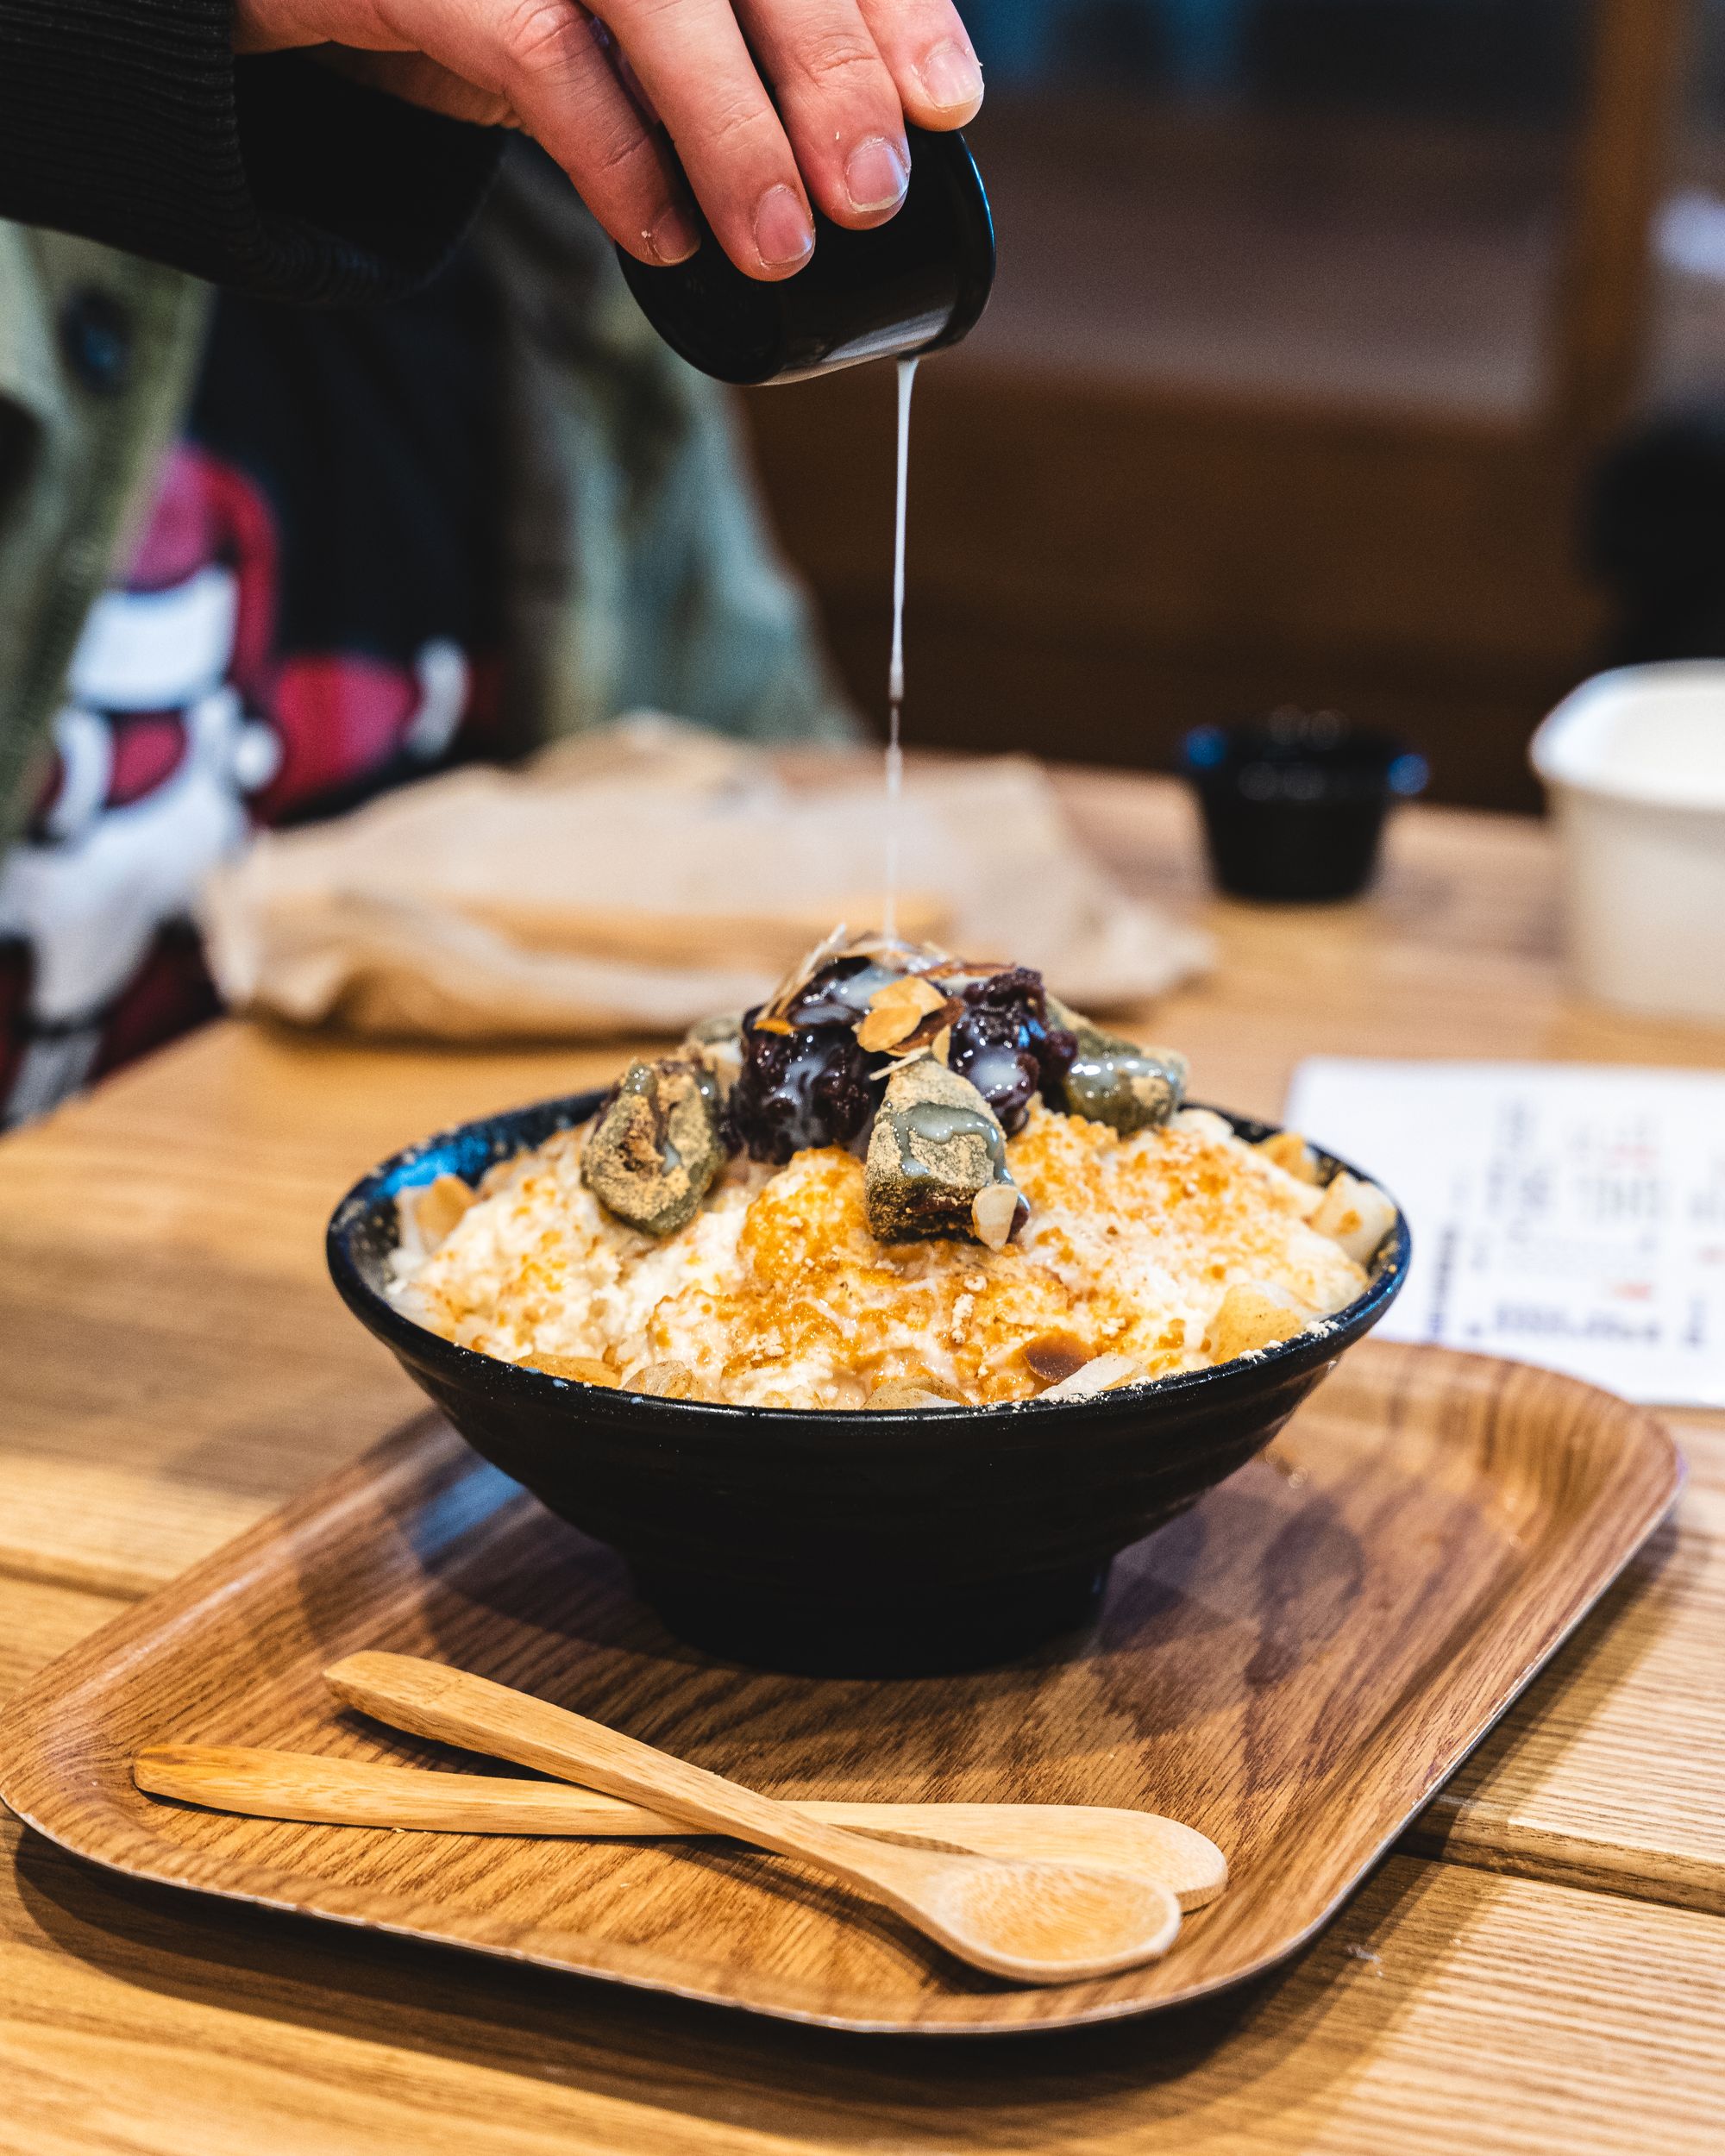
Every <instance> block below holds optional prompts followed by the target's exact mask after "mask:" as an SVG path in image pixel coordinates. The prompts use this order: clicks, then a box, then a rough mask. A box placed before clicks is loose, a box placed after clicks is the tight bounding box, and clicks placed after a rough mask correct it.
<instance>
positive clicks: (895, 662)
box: [881, 360, 917, 937]
mask: <svg viewBox="0 0 1725 2156" xmlns="http://www.w3.org/2000/svg"><path fill="white" fill-rule="evenodd" d="M916 371H917V363H916V361H915V360H900V361H899V464H898V511H897V516H896V518H895V520H894V526H893V655H892V659H891V661H890V662H889V663H888V667H887V705H888V718H887V895H886V899H885V901H884V902H883V904H882V906H881V934H882V935H883V936H886V937H895V936H896V935H897V934H898V932H899V802H900V797H901V796H902V794H903V793H904V782H905V760H904V755H903V752H902V751H901V750H900V747H899V716H900V711H901V709H902V707H903V705H904V700H905V505H906V499H907V497H908V493H909V478H910V454H911V391H912V388H913V386H914V385H915V382H916Z"/></svg>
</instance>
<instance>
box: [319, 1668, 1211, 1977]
mask: <svg viewBox="0 0 1725 2156" xmlns="http://www.w3.org/2000/svg"><path fill="white" fill-rule="evenodd" d="M323 1674H324V1677H325V1680H326V1682H327V1683H329V1685H330V1687H331V1689H333V1690H334V1691H335V1692H336V1695H337V1696H338V1697H339V1698H341V1699H342V1700H344V1701H345V1702H347V1703H348V1706H350V1707H356V1708H359V1709H360V1710H361V1712H362V1713H364V1714H373V1715H375V1716H377V1717H378V1719H379V1720H383V1721H386V1722H388V1723H390V1724H391V1725H392V1727H396V1728H398V1729H407V1730H411V1731H412V1732H413V1733H415V1734H416V1735H418V1736H422V1737H431V1738H436V1739H440V1740H441V1741H442V1742H444V1743H449V1744H457V1745H465V1746H466V1747H467V1749H468V1750H469V1751H474V1752H491V1753H493V1754H495V1755H496V1756H497V1757H498V1758H504V1759H512V1760H514V1761H515V1762H516V1763H517V1764H518V1765H522V1766H530V1767H536V1768H539V1769H541V1770H543V1771H546V1772H549V1773H552V1774H557V1775H561V1776H563V1777H567V1778H569V1779H573V1780H575V1781H578V1782H580V1783H585V1784H586V1785H588V1786H590V1787H592V1788H594V1789H601V1790H603V1791H604V1792H605V1794H606V1795H607V1796H619V1797H624V1798H626V1799H627V1800H628V1802H630V1803H632V1804H642V1805H645V1806H646V1807H648V1808H649V1809H651V1810H655V1811H662V1812H668V1813H669V1814H670V1815H671V1816H672V1817H673V1818H674V1819H679V1820H684V1821H688V1822H689V1823H690V1824H692V1825H694V1826H699V1827H707V1828H708V1829H710V1830H711V1831H712V1832H714V1833H723V1834H734V1835H736V1836H737V1837H738V1838H739V1839H742V1840H744V1841H749V1842H753V1843H755V1844H756V1845H757V1846H759V1847H761V1848H763V1849H771V1850H774V1851H775V1852H778V1853H779V1854H780V1855H781V1856H786V1857H796V1858H801V1859H802V1860H803V1861H804V1862H805V1863H806V1864H812V1865H815V1866H817V1867H818V1868H819V1870H821V1871H826V1872H829V1873H831V1875H832V1876H833V1877H836V1878H839V1879H842V1880H843V1881H844V1883H845V1884H846V1885H848V1886H853V1887H856V1888H859V1889H860V1890H862V1892H863V1893H865V1894H868V1895H871V1896H874V1897H875V1899H876V1900H878V1901H881V1902H885V1903H886V1904H887V1905H888V1908H893V1909H895V1910H896V1911H897V1912H898V1914H899V1915H900V1916H902V1917H903V1918H905V1920H906V1921H907V1922H908V1923H911V1924H913V1925H914V1926H915V1927H917V1928H918V1930H919V1931H922V1932H925V1933H926V1934H927V1935H928V1936H929V1937H930V1938H931V1939H933V1940H937V1941H938V1943H939V1944H940V1945H941V1946H944V1947H945V1948H946V1949H947V1951H948V1952H950V1953H954V1954H957V1956H958V1957H959V1959H961V1960H963V1961H968V1962H969V1963H971V1964H972V1965H974V1966H975V1967H976V1968H979V1969H986V1970H988V1971H990V1972H991V1973H992V1974H993V1975H995V1976H1000V1977H1008V1978H1010V1979H1011V1980H1012V1981H1013V1982H1014V1983H1017V1984H1067V1983H1072V1982H1075V1981H1076V1980H1078V1979H1081V1978H1083V1977H1101V1976H1110V1975H1112V1974H1113V1973H1114V1972H1115V1971H1118V1970H1121V1969H1130V1968H1133V1967H1135V1966H1136V1965H1138V1963H1140V1962H1145V1961H1153V1960H1155V1959H1157V1956H1158V1955H1161V1954H1164V1953H1165V1952H1167V1951H1168V1949H1169V1947H1170V1946H1171V1945H1172V1944H1173V1941H1174V1938H1175V1935H1176V1933H1177V1932H1178V1931H1179V1928H1180V1904H1179V1902H1177V1901H1176V1899H1175V1897H1174V1896H1173V1895H1172V1894H1171V1893H1170V1891H1169V1890H1168V1889H1167V1888H1166V1887H1165V1886H1164V1885H1163V1884H1161V1883H1160V1882H1159V1881H1157V1880H1153V1879H1146V1878H1144V1877H1141V1876H1139V1875H1138V1874H1136V1873H1133V1872H1130V1871H1111V1870H1108V1869H1106V1868H1104V1867H1102V1866H1101V1865H1077V1864H1073V1863H1070V1862H1062V1861H1058V1860H1056V1859H1052V1858H1044V1859H1040V1860H1036V1861H1019V1862H1013V1861H1012V1860H1010V1859H1006V1858H994V1857H978V1856H972V1855H969V1854H968V1853H957V1852H935V1851H932V1850H928V1849H910V1848H906V1847H903V1846H900V1845H899V1844H897V1843H893V1842H883V1841H878V1840H875V1839H872V1838H870V1837H869V1836H866V1835H862V1834H856V1833H850V1832H849V1831H847V1830H846V1829H845V1828H844V1827H832V1826H829V1825H827V1824H826V1823H825V1821H820V1820H817V1819H814V1818H812V1817H811V1816H810V1815H809V1814H807V1813H806V1812H803V1811H800V1810H799V1809H798V1808H797V1807H796V1806H795V1805H793V1804H780V1803H776V1802H774V1801H773V1799H771V1798H770V1797H765V1796H761V1795H759V1794H758V1792H756V1790H753V1789H744V1788H743V1787H742V1786H741V1784H740V1783H735V1782H727V1781H725V1780H724V1777H722V1776H719V1775H717V1774H709V1773H708V1772H707V1771H706V1769H705V1768H702V1767H697V1766H694V1765H693V1764H691V1763H690V1762H689V1761H687V1760H686V1759H677V1758H672V1757H671V1755H670V1754H669V1753H668V1752H657V1751H655V1749H654V1748H653V1746H652V1745H643V1744H641V1743H638V1742H637V1740H636V1739H634V1738H632V1737H625V1736H624V1734H623V1733H622V1732H621V1731H619V1730H615V1729H607V1728H606V1727H605V1726H604V1724H603V1723H601V1722H594V1721H589V1720H586V1717H585V1716H583V1715H580V1714H570V1713H569V1712H568V1710H567V1709H566V1708H561V1707H553V1706H552V1705H550V1704H549V1702H547V1701H544V1700H536V1699H532V1698H530V1697H529V1696H528V1695H526V1694H525V1693H523V1692H514V1691H511V1690H510V1689H508V1687H507V1686H505V1685H501V1684H493V1683H491V1682H490V1680H489V1679H488V1678H486V1677H474V1676H471V1675H469V1674H468V1673H467V1671H465V1670H452V1669H449V1668H446V1667H444V1666H443V1665H442V1664H439V1663H435V1662H422V1661H418V1660H417V1659H415V1658H412V1657H411V1656H408V1655H397V1654H355V1655H349V1656H348V1658H347V1659H346V1660H345V1661H342V1662H338V1663H337V1664H336V1665H335V1666H334V1668H332V1669H329V1670H325V1671H324V1673H323Z"/></svg>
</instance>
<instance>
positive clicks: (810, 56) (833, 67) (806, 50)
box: [798, 28, 884, 90]
mask: <svg viewBox="0 0 1725 2156" xmlns="http://www.w3.org/2000/svg"><path fill="white" fill-rule="evenodd" d="M798 58H799V59H800V61H801V64H802V66H803V69H804V72H806V75H807V76H808V78H809V80H810V81H811V82H812V83H813V84H814V85H816V87H817V88H818V89H821V90H860V89H874V88H875V87H876V86H877V85H878V84H879V82H880V80H881V76H882V74H883V72H884V71H883V69H882V67H881V56H880V54H879V53H877V52H876V51H875V47H874V46H873V44H872V43H871V42H870V41H869V39H868V38H866V37H863V36H861V35H859V34H856V32H855V31H851V30H845V29H839V28H833V29H825V30H820V31H818V32H816V33H814V34H812V35H811V36H810V37H808V38H806V39H805V41H803V45H802V47H801V49H800V53H799V54H798Z"/></svg>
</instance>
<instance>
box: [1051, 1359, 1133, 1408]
mask: <svg viewBox="0 0 1725 2156" xmlns="http://www.w3.org/2000/svg"><path fill="white" fill-rule="evenodd" d="M1144 1377H1145V1368H1144V1365H1143V1363H1135V1362H1134V1361H1133V1360H1132V1357H1131V1356H1130V1355H1097V1356H1094V1357H1092V1358H1091V1359H1090V1361H1089V1362H1088V1363H1085V1365H1084V1367H1083V1368H1082V1369H1076V1370H1074V1371H1073V1373H1072V1375H1071V1376H1070V1377H1067V1378H1063V1379H1062V1380H1061V1382H1060V1383H1059V1384H1057V1385H1051V1386H1050V1387H1049V1388H1048V1390H1047V1391H1046V1392H1045V1393H1044V1394H1043V1395H1041V1397H1042V1398H1043V1399H1044V1400H1090V1399H1093V1398H1094V1397H1095V1395H1097V1394H1098V1393H1113V1392H1118V1391H1119V1390H1120V1388H1121V1387H1122V1386H1123V1385H1136V1384H1138V1383H1140V1382H1142V1380H1143V1379H1144Z"/></svg>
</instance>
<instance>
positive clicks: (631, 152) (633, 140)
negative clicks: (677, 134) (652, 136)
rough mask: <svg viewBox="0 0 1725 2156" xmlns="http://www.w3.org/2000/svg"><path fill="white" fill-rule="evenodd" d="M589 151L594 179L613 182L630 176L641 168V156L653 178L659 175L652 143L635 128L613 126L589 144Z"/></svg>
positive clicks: (613, 183) (632, 176)
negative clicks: (600, 137)
mask: <svg viewBox="0 0 1725 2156" xmlns="http://www.w3.org/2000/svg"><path fill="white" fill-rule="evenodd" d="M591 155H592V159H593V172H592V177H593V179H594V180H595V181H604V182H606V183H608V184H612V185H615V184H617V183H618V182H626V181H629V180H631V179H634V178H635V176H636V174H637V172H639V171H640V170H641V169H642V166H643V159H644V160H645V161H646V166H647V169H648V170H649V172H651V174H652V176H653V178H654V179H655V180H656V179H657V178H658V168H657V161H656V160H655V157H654V154H653V146H652V144H651V143H650V142H649V141H648V139H647V137H646V136H645V135H643V133H642V132H641V131H640V130H639V129H638V128H613V129H612V131H611V132H610V133H609V134H607V135H605V137H604V139H603V140H602V141H597V142H594V143H593V145H592V148H591ZM661 191H662V190H661Z"/></svg>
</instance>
